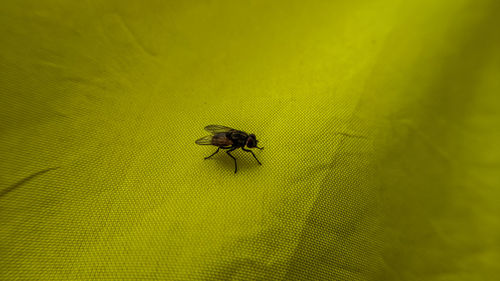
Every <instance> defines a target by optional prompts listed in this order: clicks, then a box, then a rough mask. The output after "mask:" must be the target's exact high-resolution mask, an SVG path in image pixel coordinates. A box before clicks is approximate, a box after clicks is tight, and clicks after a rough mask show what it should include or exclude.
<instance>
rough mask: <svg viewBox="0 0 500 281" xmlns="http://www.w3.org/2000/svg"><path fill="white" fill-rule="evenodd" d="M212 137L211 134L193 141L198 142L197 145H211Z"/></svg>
mask: <svg viewBox="0 0 500 281" xmlns="http://www.w3.org/2000/svg"><path fill="white" fill-rule="evenodd" d="M212 137H213V136H204V137H202V138H200V139H197V140H196V141H195V143H196V144H199V145H211V144H212Z"/></svg>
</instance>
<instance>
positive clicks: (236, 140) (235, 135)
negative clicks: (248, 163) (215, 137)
mask: <svg viewBox="0 0 500 281" xmlns="http://www.w3.org/2000/svg"><path fill="white" fill-rule="evenodd" d="M229 135H230V136H229V138H230V139H231V141H232V142H233V145H234V146H245V144H246V142H247V139H248V134H247V133H245V132H242V131H237V130H234V131H232V132H229Z"/></svg>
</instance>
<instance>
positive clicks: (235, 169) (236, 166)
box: [226, 147, 238, 174]
mask: <svg viewBox="0 0 500 281" xmlns="http://www.w3.org/2000/svg"><path fill="white" fill-rule="evenodd" d="M236 148H237V147H233V148H231V149H229V150H227V151H226V153H227V155H229V156H231V158H233V160H234V173H235V174H236V172H237V171H238V164H236V158H234V156H233V155H231V153H230V152H231V151H233V150H235V149H236Z"/></svg>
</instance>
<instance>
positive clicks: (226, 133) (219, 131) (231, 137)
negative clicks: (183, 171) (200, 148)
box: [196, 125, 264, 174]
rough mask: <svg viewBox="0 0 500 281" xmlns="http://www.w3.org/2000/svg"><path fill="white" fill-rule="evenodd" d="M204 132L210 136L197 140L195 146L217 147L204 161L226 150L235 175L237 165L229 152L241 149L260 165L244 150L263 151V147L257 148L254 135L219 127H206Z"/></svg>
mask: <svg viewBox="0 0 500 281" xmlns="http://www.w3.org/2000/svg"><path fill="white" fill-rule="evenodd" d="M205 130H206V131H208V132H210V133H211V135H208V136H205V137H203V138H200V139H197V140H196V144H199V145H213V146H217V150H216V151H215V152H214V153H212V154H211V155H210V156H207V157H205V159H208V158H210V157H212V156H214V155H215V154H217V152H219V150H220V149H227V150H226V153H227V155H229V156H230V157H231V158H233V160H234V173H235V174H236V172H237V171H238V164H237V163H236V158H234V156H233V155H231V151H234V150H236V149H238V148H241V149H242V150H243V151H245V152H250V153H252V156H253V158H255V160H257V163H259V165H262V164H261V163H260V161H259V159H257V157H256V156H255V154H254V153H253V151H251V150H250V149H246V148H245V147H248V148H258V149H261V150H262V149H264V148H263V147H258V146H257V142H258V141H257V139H256V137H255V135H254V134H247V133H245V132H243V131H239V130H235V129H233V128H229V127H225V126H220V125H208V126H206V127H205Z"/></svg>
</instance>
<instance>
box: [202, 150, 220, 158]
mask: <svg viewBox="0 0 500 281" xmlns="http://www.w3.org/2000/svg"><path fill="white" fill-rule="evenodd" d="M219 149H220V147H217V150H216V151H215V152H214V153H212V154H210V156H207V157H205V160H207V159H208V158H210V157H212V156H214V155H215V154H217V152H219Z"/></svg>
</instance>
